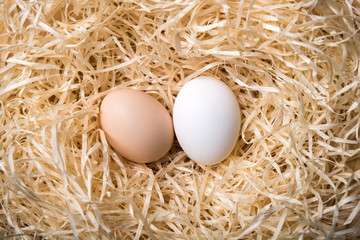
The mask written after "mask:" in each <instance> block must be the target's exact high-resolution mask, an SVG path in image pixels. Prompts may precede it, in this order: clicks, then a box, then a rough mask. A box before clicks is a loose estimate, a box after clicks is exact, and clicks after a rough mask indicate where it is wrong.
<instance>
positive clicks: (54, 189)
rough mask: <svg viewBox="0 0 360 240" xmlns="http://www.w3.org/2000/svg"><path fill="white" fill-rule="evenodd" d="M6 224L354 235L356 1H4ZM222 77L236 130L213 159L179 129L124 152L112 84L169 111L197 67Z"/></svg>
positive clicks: (177, 234)
mask: <svg viewBox="0 0 360 240" xmlns="http://www.w3.org/2000/svg"><path fill="white" fill-rule="evenodd" d="M0 13H1V19H0V21H1V25H0V49H1V51H0V54H1V62H0V184H1V188H0V203H1V208H0V235H1V236H4V238H12V237H14V238H20V239H270V238H272V239H298V238H299V239H314V238H316V239H330V238H348V239H351V238H356V237H359V236H360V228H359V225H360V218H359V215H360V214H359V212H360V171H358V169H359V168H360V167H359V160H358V159H359V158H360V136H359V125H360V114H359V110H360V106H359V103H360V100H359V99H360V96H359V95H360V79H359V74H360V67H359V55H360V34H359V29H360V3H359V1H358V0H328V1H317V0H311V1H310V0H306V1H305V0H303V1H301V0H296V1H294V0H281V1H278V0H271V1H269V0H257V1H250V0H241V1H232V0H231V1H230V0H229V1H225V0H214V1H205V0H195V1H192V0H179V1H157V0H144V1H132V0H125V1H113V0H109V1H98V0H91V1H85V0H66V1H62V0H48V1H22V0H16V1H14V0H7V1H3V2H1V3H0ZM202 75H207V76H213V77H215V78H218V79H220V80H222V81H224V82H225V83H226V84H227V85H228V86H229V87H230V88H231V89H232V90H233V92H234V94H235V95H236V96H237V99H238V101H239V105H240V106H241V113H242V127H241V133H240V136H239V140H238V142H237V144H236V146H235V148H234V150H233V152H232V153H231V155H230V156H229V157H228V158H227V159H226V160H224V161H223V162H221V163H219V164H217V165H214V166H203V165H200V164H197V163H196V162H194V161H193V160H191V159H189V158H188V157H187V156H186V154H185V153H184V152H183V151H182V149H181V148H180V146H179V144H178V143H177V142H176V141H175V143H174V145H173V147H172V148H171V150H170V152H169V153H168V154H167V155H166V156H165V157H163V158H162V159H160V160H159V161H157V162H154V163H151V164H137V163H132V162H129V161H127V160H126V159H124V158H122V157H121V156H117V155H116V154H115V152H114V151H113V149H112V148H111V147H110V146H109V145H108V143H107V141H106V138H105V135H104V133H103V131H102V130H101V128H100V122H99V115H98V114H99V105H100V103H101V101H102V99H103V97H104V96H105V95H106V94H107V93H108V92H109V91H111V90H114V89H119V88H133V89H139V90H142V91H145V92H146V93H148V94H150V95H151V96H153V97H155V98H156V99H157V100H158V101H160V102H161V103H162V104H163V105H164V106H165V107H166V108H167V109H168V110H169V112H170V113H172V109H173V104H174V100H175V97H176V95H177V93H178V92H179V90H180V89H181V87H182V86H183V85H184V84H185V83H186V82H188V81H190V80H191V79H192V78H194V77H197V76H202Z"/></svg>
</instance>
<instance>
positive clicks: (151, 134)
mask: <svg viewBox="0 0 360 240" xmlns="http://www.w3.org/2000/svg"><path fill="white" fill-rule="evenodd" d="M100 122H101V127H102V129H103V131H104V132H105V136H106V138H107V140H108V142H109V143H110V145H111V146H112V147H113V149H114V150H115V151H116V153H117V154H118V155H121V156H123V157H125V158H127V159H128V160H131V161H134V162H138V163H149V162H153V161H156V160H158V159H160V158H161V157H163V156H164V155H166V153H167V152H168V151H169V149H170V148H171V146H172V144H173V139H174V130H173V123H172V119H171V116H170V114H169V112H168V111H167V110H166V109H165V107H164V106H163V105H162V104H161V103H160V102H158V101H157V100H156V99H155V98H153V97H151V96H150V95H148V94H146V93H144V92H142V91H138V90H134V89H120V90H115V91H112V92H110V93H109V94H108V95H106V96H105V98H104V100H103V101H102V103H101V106H100Z"/></svg>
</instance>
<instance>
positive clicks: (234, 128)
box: [173, 76, 241, 165]
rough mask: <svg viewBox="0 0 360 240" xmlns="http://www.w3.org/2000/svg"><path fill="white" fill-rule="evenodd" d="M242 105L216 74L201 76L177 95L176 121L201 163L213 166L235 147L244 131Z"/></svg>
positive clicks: (193, 156)
mask: <svg viewBox="0 0 360 240" xmlns="http://www.w3.org/2000/svg"><path fill="white" fill-rule="evenodd" d="M240 120H241V117H240V108H239V104H238V101H237V99H236V97H235V95H234V93H233V92H232V91H231V89H230V88H229V87H228V86H227V85H226V84H225V83H224V82H222V81H220V80H218V79H215V78H212V77H206V76H203V77H198V78H195V79H193V80H191V81H189V82H188V83H186V84H185V85H184V87H183V88H182V89H181V90H180V92H179V94H178V95H177V97H176V100H175V104H174V111H173V122H174V130H175V134H176V137H177V139H178V141H179V143H180V145H181V147H182V148H183V150H184V151H185V153H186V154H187V155H188V156H189V157H190V158H191V159H193V160H195V161H196V162H198V163H201V164H206V165H212V164H216V163H219V162H221V161H222V160H224V159H225V158H226V157H227V156H228V155H229V154H230V153H231V151H232V150H233V148H234V146H235V144H236V142H237V139H238V136H239V130H240V124H241V123H240Z"/></svg>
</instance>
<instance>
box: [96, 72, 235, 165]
mask: <svg viewBox="0 0 360 240" xmlns="http://www.w3.org/2000/svg"><path fill="white" fill-rule="evenodd" d="M240 120H241V119H240V109H239V104H238V102H237V100H236V97H235V95H234V94H233V92H232V91H231V89H230V88H229V87H228V86H227V85H226V84H225V83H223V82H222V81H220V80H218V79H215V78H212V77H207V76H203V77H197V78H195V79H193V80H191V81H189V82H188V83H186V84H185V85H184V87H183V88H182V89H181V90H180V92H179V94H178V96H177V97H176V100H175V104H174V110H173V119H171V116H170V114H169V112H168V111H167V110H166V109H165V107H164V106H163V105H162V104H161V103H160V102H158V101H157V100H156V99H154V98H153V97H151V96H150V95H148V94H146V93H144V92H142V91H138V90H133V89H120V90H115V91H112V92H110V93H109V94H108V95H106V97H105V98H104V100H103V102H102V104H101V107H100V122H101V126H102V129H103V130H104V132H105V135H106V138H107V140H108V142H109V143H110V145H111V146H112V147H113V148H114V150H115V151H116V153H117V154H119V155H121V156H123V157H125V158H127V159H129V160H132V161H134V162H138V163H148V162H153V161H156V160H158V159H160V158H161V157H163V156H164V155H165V154H166V153H167V152H168V151H169V150H170V148H171V146H172V144H173V140H174V130H175V134H176V137H177V139H178V141H179V144H180V146H181V147H182V148H183V150H184V151H185V153H186V154H187V155H188V156H189V158H191V159H193V160H195V161H196V162H198V163H200V164H205V165H213V164H216V163H219V162H221V161H222V160H224V159H225V158H226V157H227V156H228V155H229V154H230V153H231V151H232V149H233V148H234V146H235V144H236V142H237V139H238V135H239V130H240Z"/></svg>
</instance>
